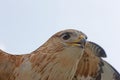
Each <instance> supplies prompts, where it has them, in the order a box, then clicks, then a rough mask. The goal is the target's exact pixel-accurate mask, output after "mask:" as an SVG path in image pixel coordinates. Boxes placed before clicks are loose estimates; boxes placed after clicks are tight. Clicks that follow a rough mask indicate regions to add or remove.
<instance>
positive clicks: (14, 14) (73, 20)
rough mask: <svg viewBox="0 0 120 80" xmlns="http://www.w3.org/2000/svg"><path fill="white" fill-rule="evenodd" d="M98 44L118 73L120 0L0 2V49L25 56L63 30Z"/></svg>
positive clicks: (16, 0) (11, 0)
mask: <svg viewBox="0 0 120 80" xmlns="http://www.w3.org/2000/svg"><path fill="white" fill-rule="evenodd" d="M68 28H73V29H78V30H80V31H82V32H84V33H86V35H88V40H90V41H93V42H96V43H98V44H99V45H101V46H102V47H103V48H104V49H105V51H106V53H107V55H108V57H107V59H106V60H107V61H108V62H109V63H111V64H112V65H113V66H114V67H115V68H116V69H117V70H118V71H119V72H120V62H119V61H120V58H119V57H120V51H119V50H120V42H119V41H120V36H119V35H120V0H0V36H1V37H0V48H1V49H3V50H5V51H6V52H9V53H14V54H22V53H29V52H31V51H33V50H35V49H36V48H38V47H39V46H40V45H42V44H43V43H44V42H45V41H46V40H47V39H48V38H49V37H50V36H51V35H53V34H54V33H56V32H57V31H60V30H63V29H68Z"/></svg>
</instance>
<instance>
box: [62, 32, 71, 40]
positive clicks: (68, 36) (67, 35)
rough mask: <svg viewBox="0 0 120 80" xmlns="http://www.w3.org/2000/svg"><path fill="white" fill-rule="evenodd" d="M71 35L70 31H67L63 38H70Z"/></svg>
mask: <svg viewBox="0 0 120 80" xmlns="http://www.w3.org/2000/svg"><path fill="white" fill-rule="evenodd" d="M70 37H71V36H70V34H69V33H65V34H64V35H63V37H62V38H63V39H64V40H68V39H69V38H70Z"/></svg>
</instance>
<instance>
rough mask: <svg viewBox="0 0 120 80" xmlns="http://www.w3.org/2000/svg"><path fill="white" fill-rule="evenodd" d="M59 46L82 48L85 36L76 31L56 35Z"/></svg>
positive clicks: (65, 31) (71, 30)
mask: <svg viewBox="0 0 120 80" xmlns="http://www.w3.org/2000/svg"><path fill="white" fill-rule="evenodd" d="M56 35H57V36H58V37H57V38H58V39H59V41H60V43H61V44H63V45H64V46H67V47H68V46H70V47H71V46H72V47H80V48H84V46H85V43H86V39H87V36H86V35H85V34H84V33H82V32H80V31H77V30H73V29H69V30H64V31H61V32H59V33H57V34H56Z"/></svg>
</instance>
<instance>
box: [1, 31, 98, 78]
mask: <svg viewBox="0 0 120 80" xmlns="http://www.w3.org/2000/svg"><path fill="white" fill-rule="evenodd" d="M85 44H86V35H85V34H84V33H82V32H80V31H78V30H73V29H68V30H63V31H60V32H58V33H56V34H54V35H53V36H52V37H51V38H50V39H48V41H47V42H45V43H44V44H43V45H42V46H41V47H39V48H38V49H36V50H35V51H33V52H31V53H30V54H24V55H12V54H9V53H7V52H4V51H2V50H0V80H72V79H73V77H74V75H75V73H76V70H77V66H78V63H79V60H80V59H81V56H82V55H83V53H84V48H85ZM84 55H85V54H84ZM95 62H98V60H97V61H95ZM93 66H94V64H93ZM80 68H81V69H82V68H83V67H82V66H81V67H80ZM85 69H86V68H85ZM95 70H96V69H95ZM85 71H86V70H85ZM83 73H85V72H83Z"/></svg>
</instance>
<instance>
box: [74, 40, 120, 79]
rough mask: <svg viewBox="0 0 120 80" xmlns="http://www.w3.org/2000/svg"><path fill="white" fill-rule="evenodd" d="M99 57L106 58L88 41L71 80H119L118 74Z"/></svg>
mask: <svg viewBox="0 0 120 80" xmlns="http://www.w3.org/2000/svg"><path fill="white" fill-rule="evenodd" d="M101 57H106V53H105V51H104V49H103V48H102V47H100V46H99V45H97V44H96V43H93V42H89V41H88V42H87V44H86V47H85V51H84V54H83V56H82V58H81V59H80V61H79V64H78V68H77V71H76V74H75V76H74V78H73V80H120V74H119V73H118V72H117V71H116V70H115V69H114V68H113V67H112V66H111V65H110V64H109V63H107V62H106V61H105V60H103V59H102V58H101Z"/></svg>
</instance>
